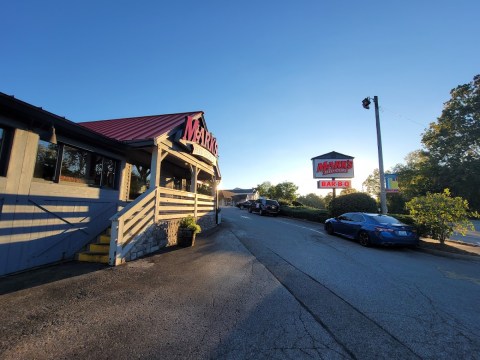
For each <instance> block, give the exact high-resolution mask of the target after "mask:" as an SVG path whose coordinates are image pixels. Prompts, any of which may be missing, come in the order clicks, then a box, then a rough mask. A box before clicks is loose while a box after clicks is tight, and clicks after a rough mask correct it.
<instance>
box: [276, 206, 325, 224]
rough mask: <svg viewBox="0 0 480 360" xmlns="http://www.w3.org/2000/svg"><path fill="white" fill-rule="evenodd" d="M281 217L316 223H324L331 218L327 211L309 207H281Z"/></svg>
mask: <svg viewBox="0 0 480 360" xmlns="http://www.w3.org/2000/svg"><path fill="white" fill-rule="evenodd" d="M280 215H283V216H289V217H293V218H296V219H305V220H310V221H316V222H324V221H325V220H326V219H328V217H329V216H328V211H327V210H324V209H315V208H311V207H307V206H281V207H280Z"/></svg>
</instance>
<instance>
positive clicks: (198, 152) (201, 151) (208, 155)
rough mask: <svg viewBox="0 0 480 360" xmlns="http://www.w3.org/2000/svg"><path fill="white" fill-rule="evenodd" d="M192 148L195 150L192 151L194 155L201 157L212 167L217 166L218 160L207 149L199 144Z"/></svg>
mask: <svg viewBox="0 0 480 360" xmlns="http://www.w3.org/2000/svg"><path fill="white" fill-rule="evenodd" d="M192 146H193V150H192V154H193V155H197V156H200V157H202V158H204V159H205V160H206V161H208V162H209V163H211V164H212V165H215V166H217V158H216V157H215V156H214V155H213V154H212V153H211V152H210V151H208V150H207V149H205V148H203V147H201V146H200V145H197V144H192Z"/></svg>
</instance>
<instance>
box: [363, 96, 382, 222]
mask: <svg viewBox="0 0 480 360" xmlns="http://www.w3.org/2000/svg"><path fill="white" fill-rule="evenodd" d="M373 102H374V104H375V121H376V125H377V146H378V171H379V173H380V207H381V211H382V214H386V213H387V212H388V210H387V193H386V191H385V173H384V170H383V154H382V134H381V132H380V115H379V113H378V96H374V97H373ZM362 105H363V107H364V108H365V109H370V107H369V105H370V98H368V97H367V98H365V99H363V101H362Z"/></svg>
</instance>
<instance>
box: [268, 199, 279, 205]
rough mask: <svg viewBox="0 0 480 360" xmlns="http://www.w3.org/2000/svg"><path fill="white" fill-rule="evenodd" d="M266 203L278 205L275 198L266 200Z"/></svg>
mask: <svg viewBox="0 0 480 360" xmlns="http://www.w3.org/2000/svg"><path fill="white" fill-rule="evenodd" d="M267 205H278V203H277V202H276V201H275V200H267Z"/></svg>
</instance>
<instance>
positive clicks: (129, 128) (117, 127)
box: [78, 111, 203, 141]
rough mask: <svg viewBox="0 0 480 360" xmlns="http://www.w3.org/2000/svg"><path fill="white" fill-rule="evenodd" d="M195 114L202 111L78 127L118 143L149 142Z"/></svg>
mask: <svg viewBox="0 0 480 360" xmlns="http://www.w3.org/2000/svg"><path fill="white" fill-rule="evenodd" d="M197 114H201V115H203V111H194V112H186V113H178V114H167V115H152V116H140V117H131V118H124V119H112V120H99V121H86V122H81V123H78V125H81V126H84V127H86V128H88V129H90V130H92V131H95V132H97V133H99V134H102V135H104V136H107V137H109V138H112V139H115V140H118V141H135V140H151V139H154V138H156V137H157V136H160V135H162V134H165V133H167V132H169V131H170V130H172V129H174V128H175V127H177V126H179V125H182V124H183V123H184V122H185V119H186V117H187V116H195V115H197Z"/></svg>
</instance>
